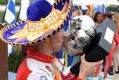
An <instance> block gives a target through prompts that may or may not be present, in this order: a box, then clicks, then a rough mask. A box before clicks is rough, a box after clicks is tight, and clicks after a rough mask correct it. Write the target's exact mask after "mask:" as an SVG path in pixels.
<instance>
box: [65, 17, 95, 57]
mask: <svg viewBox="0 0 119 80" xmlns="http://www.w3.org/2000/svg"><path fill="white" fill-rule="evenodd" d="M95 33H96V30H95V23H94V21H93V20H92V18H91V17H88V16H84V15H82V16H77V17H74V18H73V19H72V20H71V22H70V27H69V29H68V31H67V32H66V38H65V39H66V40H65V46H64V48H65V50H66V51H68V53H71V55H72V54H73V55H76V54H81V53H84V51H85V49H87V48H88V47H89V45H90V43H91V41H92V40H93V38H94V37H95Z"/></svg>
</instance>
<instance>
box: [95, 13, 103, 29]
mask: <svg viewBox="0 0 119 80" xmlns="http://www.w3.org/2000/svg"><path fill="white" fill-rule="evenodd" d="M103 19H104V17H103V14H102V13H101V12H96V13H95V15H94V22H95V25H96V28H97V27H98V25H99V24H100V23H101V22H102V21H103Z"/></svg>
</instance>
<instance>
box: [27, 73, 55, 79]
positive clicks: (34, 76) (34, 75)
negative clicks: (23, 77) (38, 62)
mask: <svg viewBox="0 0 119 80" xmlns="http://www.w3.org/2000/svg"><path fill="white" fill-rule="evenodd" d="M27 80H55V79H54V78H53V77H50V76H48V75H45V74H43V73H39V72H32V73H31V74H30V75H29V76H28V78H27Z"/></svg>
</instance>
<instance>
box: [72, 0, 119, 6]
mask: <svg viewBox="0 0 119 80" xmlns="http://www.w3.org/2000/svg"><path fill="white" fill-rule="evenodd" d="M73 4H74V5H91V4H93V5H102V4H107V5H119V2H118V1H117V0H73Z"/></svg>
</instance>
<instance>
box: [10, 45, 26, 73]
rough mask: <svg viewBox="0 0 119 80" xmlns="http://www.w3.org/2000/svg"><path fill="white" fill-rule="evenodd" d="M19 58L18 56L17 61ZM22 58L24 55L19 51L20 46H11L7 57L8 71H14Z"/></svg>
mask: <svg viewBox="0 0 119 80" xmlns="http://www.w3.org/2000/svg"><path fill="white" fill-rule="evenodd" d="M20 54H21V55H20ZM19 58H20V61H19ZM24 58H25V55H24V54H23V53H21V47H17V46H15V47H14V48H13V51H12V53H11V54H10V55H9V58H8V66H9V71H11V72H16V71H17V69H18V66H19V65H20V63H21V62H22V61H23V59H24Z"/></svg>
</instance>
